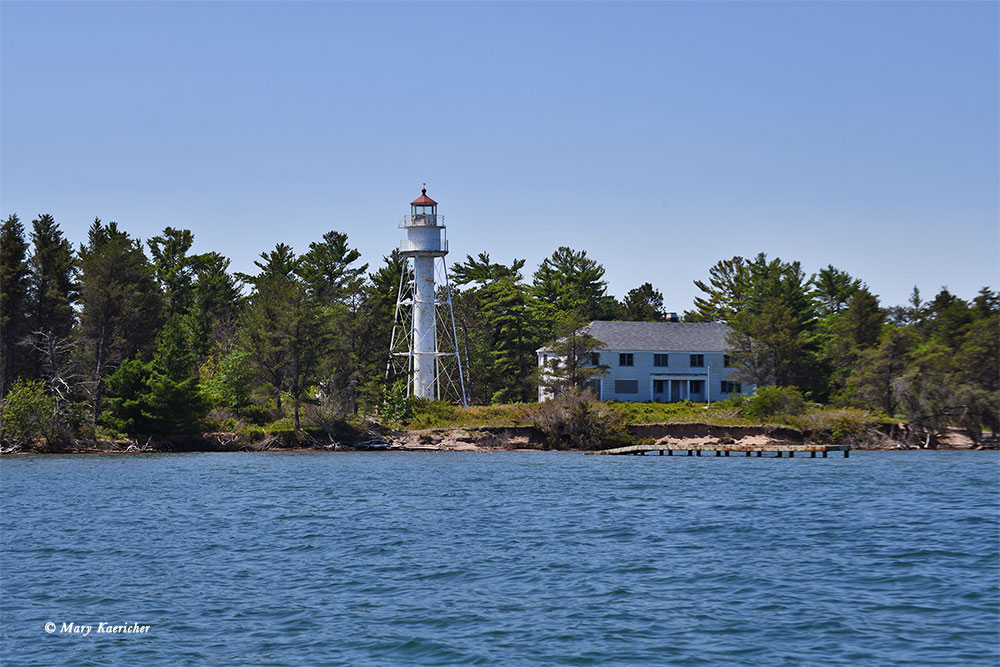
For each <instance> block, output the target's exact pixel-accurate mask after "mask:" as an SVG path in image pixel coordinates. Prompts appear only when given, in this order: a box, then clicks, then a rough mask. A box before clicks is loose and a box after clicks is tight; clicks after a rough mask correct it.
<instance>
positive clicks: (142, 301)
mask: <svg viewBox="0 0 1000 667" xmlns="http://www.w3.org/2000/svg"><path fill="white" fill-rule="evenodd" d="M80 267H81V287H80V301H81V303H82V305H83V307H82V309H81V311H80V329H79V348H78V353H79V355H80V360H81V364H82V366H83V368H84V369H85V375H86V378H87V389H88V392H89V394H90V399H91V421H92V423H94V424H96V422H97V419H98V418H99V417H100V414H101V410H102V409H103V399H104V390H105V379H106V378H107V376H108V375H110V374H111V373H112V372H113V371H114V370H115V369H116V368H117V367H118V365H119V364H121V363H122V361H124V360H125V359H128V358H130V357H133V356H134V355H136V354H137V353H145V352H149V351H150V344H151V343H152V342H153V340H154V338H155V336H156V333H157V331H158V329H159V326H160V321H161V314H162V311H163V297H162V295H161V293H160V290H159V288H158V286H157V284H156V279H155V276H154V269H153V266H152V265H151V264H150V263H149V260H148V259H147V258H146V255H145V253H144V252H143V249H142V244H141V243H139V241H137V240H136V239H133V238H131V237H130V236H129V235H128V234H127V233H126V232H123V231H121V230H119V229H118V224H117V223H115V222H112V223H109V224H107V225H105V224H103V223H102V222H101V221H100V220H99V219H97V220H94V223H93V224H92V225H91V226H90V230H89V231H88V234H87V243H86V244H85V245H82V246H81V247H80Z"/></svg>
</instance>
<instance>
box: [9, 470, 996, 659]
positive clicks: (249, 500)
mask: <svg viewBox="0 0 1000 667" xmlns="http://www.w3.org/2000/svg"><path fill="white" fill-rule="evenodd" d="M0 482H2V557H0V586H2V608H0V632H2V637H0V662H2V663H3V664H5V665H7V664H9V665H34V664H37V665H56V664H60V665H84V664H88V665H89V664H94V665H130V666H131V665H202V664H247V665H320V664H350V665H412V664H434V665H438V664H560V665H562V664H570V665H572V664H593V665H604V664H650V663H657V664H676V665H707V664H745V665H963V666H969V665H997V664H998V661H1000V648H998V646H1000V458H998V456H997V453H996V452H853V453H852V455H851V458H849V459H844V458H841V457H840V456H839V455H833V458H829V459H808V458H806V459H803V458H795V459H787V458H784V459H780V460H779V459H776V458H756V457H754V458H743V457H737V458H715V457H709V458H705V457H702V458H688V457H650V456H646V457H631V456H630V457H593V456H583V455H581V454H578V453H543V452H538V453H498V454H458V453H452V454H425V453H413V454H395V453H365V454H310V453H294V454H293V453H287V454H282V453H267V454H174V455H108V456H100V455H95V456H89V455H88V456H65V457H17V458H6V459H4V460H0ZM101 622H105V623H106V624H107V626H121V625H126V624H128V625H131V624H139V625H140V626H141V625H147V626H149V629H148V631H147V632H142V633H128V634H125V633H114V634H109V633H106V632H105V633H101V634H98V633H97V628H98V624H99V623H101ZM46 623H54V624H55V631H54V632H52V633H48V632H47V631H46V629H45V627H46ZM64 623H67V624H70V623H73V624H80V625H91V626H92V630H91V633H90V634H89V635H87V636H81V635H80V634H74V633H72V632H69V629H70V628H69V626H67V628H66V631H65V632H64V626H63V624H64ZM107 626H106V627H107ZM49 627H50V628H51V627H52V626H49ZM133 627H134V626H133Z"/></svg>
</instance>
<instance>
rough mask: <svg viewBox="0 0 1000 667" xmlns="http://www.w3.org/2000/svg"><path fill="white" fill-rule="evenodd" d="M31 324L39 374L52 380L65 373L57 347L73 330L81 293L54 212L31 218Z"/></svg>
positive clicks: (66, 242)
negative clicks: (74, 308) (77, 300)
mask: <svg viewBox="0 0 1000 667" xmlns="http://www.w3.org/2000/svg"><path fill="white" fill-rule="evenodd" d="M31 226H32V232H31V241H32V244H33V246H34V249H33V252H32V255H31V290H30V294H31V297H30V298H31V308H30V326H31V338H32V345H31V349H32V350H33V356H34V366H35V369H34V375H35V377H40V378H47V379H49V380H50V381H51V380H52V379H53V378H55V377H57V376H58V375H59V374H60V372H61V366H62V364H63V363H64V361H65V360H64V359H60V358H59V357H58V356H57V355H56V354H55V350H57V349H60V348H61V347H62V345H61V343H63V342H64V341H65V340H66V339H67V338H68V337H69V335H70V332H71V331H72V329H73V323H74V320H75V315H74V312H73V304H74V303H75V301H76V298H77V294H78V286H77V284H76V281H75V275H76V265H75V261H74V257H73V248H72V246H70V243H69V241H67V240H66V239H65V238H64V237H63V233H62V231H61V230H60V229H59V225H58V224H56V221H55V220H54V219H53V218H52V216H51V215H47V214H46V215H40V216H38V217H37V218H35V219H34V220H32V221H31Z"/></svg>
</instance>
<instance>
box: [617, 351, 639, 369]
mask: <svg viewBox="0 0 1000 667" xmlns="http://www.w3.org/2000/svg"><path fill="white" fill-rule="evenodd" d="M618 365H619V366H635V355H634V354H632V353H631V352H622V353H621V354H619V355H618Z"/></svg>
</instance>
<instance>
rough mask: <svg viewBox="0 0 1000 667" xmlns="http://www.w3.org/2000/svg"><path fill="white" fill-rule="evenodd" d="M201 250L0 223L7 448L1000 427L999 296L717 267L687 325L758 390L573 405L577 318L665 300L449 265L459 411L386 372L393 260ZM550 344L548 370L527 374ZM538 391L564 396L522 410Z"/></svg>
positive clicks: (578, 363) (433, 443) (580, 333)
mask: <svg viewBox="0 0 1000 667" xmlns="http://www.w3.org/2000/svg"><path fill="white" fill-rule="evenodd" d="M193 248H194V233H193V232H192V231H191V230H189V229H179V228H173V227H167V228H165V229H164V230H163V232H162V233H161V234H159V235H156V236H154V237H152V238H149V239H145V240H143V239H139V238H137V237H135V236H133V235H132V234H130V233H129V232H127V231H126V230H125V229H124V227H121V226H119V225H118V224H117V223H116V222H102V221H101V220H100V219H95V220H94V222H93V224H92V225H91V226H90V228H89V230H88V232H87V236H86V239H85V240H84V242H83V243H80V244H79V245H77V246H74V244H73V243H71V242H70V240H69V239H67V238H66V237H65V236H64V235H63V232H62V230H61V229H60V228H59V225H58V223H57V222H56V221H55V219H54V218H53V217H52V216H51V215H45V214H42V215H39V216H38V217H36V218H34V219H33V220H31V223H30V226H29V228H26V226H25V224H23V223H22V222H21V221H20V219H19V218H18V217H17V215H10V216H9V217H8V218H7V220H6V221H4V222H3V223H2V224H0V451H2V452H3V453H14V452H18V451H42V450H44V451H94V450H102V449H103V450H108V451H117V450H118V449H124V450H127V451H136V450H152V449H153V448H154V446H155V447H156V448H159V449H163V450H169V449H192V448H198V449H209V448H211V449H212V450H213V451H214V450H218V451H226V450H227V449H228V448H249V449H257V450H267V449H272V448H283V449H287V448H296V447H297V448H301V447H309V448H315V449H330V448H333V449H336V448H342V449H343V448H350V447H354V448H357V447H362V448H363V447H371V448H375V447H380V448H387V447H388V448H392V447H394V446H396V445H397V444H399V443H408V444H405V445H399V446H401V447H403V446H405V447H408V448H428V449H433V448H439V449H440V448H462V447H473V448H475V447H482V448H484V449H487V450H488V449H496V448H501V447H503V448H510V447H515V448H516V447H520V446H522V445H523V446H524V447H526V448H544V449H579V450H595V449H602V448H611V447H616V446H620V445H624V444H634V443H636V442H642V441H644V440H646V439H649V438H662V437H673V436H672V435H670V434H669V433H667V432H664V433H661V434H646V433H640V432H639V430H641V429H639V425H651V424H704V425H705V428H704V429H703V430H705V431H706V432H708V431H711V433H709V434H707V435H697V436H691V437H710V438H729V437H734V436H732V435H731V434H728V432H719V433H716V432H715V431H714V430H713V429H717V428H729V429H733V428H737V427H756V428H761V429H766V428H768V427H765V426H763V425H773V427H774V428H791V429H796V430H797V432H799V433H800V434H801V438H809V439H811V440H812V441H815V442H818V443H825V444H832V445H837V444H847V445H850V446H852V447H859V448H860V447H869V446H880V447H881V446H890V445H888V444H885V443H886V439H889V440H891V441H893V442H898V443H899V446H901V447H923V448H927V449H934V448H937V447H939V446H944V445H945V444H946V443H947V442H948V441H949V440H950V439H951V438H952V437H953V435H954V434H955V433H958V432H959V431H956V429H961V431H960V432H961V433H962V434H964V436H965V437H967V438H968V439H970V440H971V442H972V443H973V445H976V446H978V445H979V443H980V442H984V443H986V442H991V440H990V438H992V437H993V435H992V434H996V433H998V432H1000V294H998V293H997V292H996V291H995V290H994V289H993V288H991V287H984V288H983V289H981V290H980V291H979V293H978V294H976V295H975V296H972V297H971V298H969V299H963V298H961V297H959V296H957V295H954V294H952V293H951V292H949V291H948V289H947V288H944V287H942V288H941V290H940V291H939V292H938V293H937V294H936V295H934V296H933V298H931V299H930V300H929V301H925V300H924V299H923V298H922V297H921V295H920V293H919V291H918V290H917V289H916V288H914V292H913V294H912V296H911V298H910V300H909V302H908V303H907V304H905V305H897V306H892V305H889V304H883V303H882V302H881V301H880V299H879V297H878V295H877V294H875V293H873V292H872V291H871V290H870V289H869V288H868V286H867V285H866V284H865V283H864V282H863V281H862V280H861V278H858V277H854V276H851V275H849V274H848V273H846V272H845V271H842V270H840V269H837V268H836V267H834V266H832V265H828V266H826V267H824V268H820V269H819V270H818V271H817V272H816V273H812V274H810V273H808V272H807V271H806V270H805V269H804V268H803V267H802V265H801V264H800V263H799V262H798V261H787V260H785V259H781V258H770V257H768V256H767V255H766V253H763V252H761V253H759V254H758V255H756V256H754V257H748V258H744V257H741V256H736V257H733V258H731V259H724V260H721V261H719V262H718V263H716V264H715V265H714V266H711V267H708V270H707V275H703V276H702V277H701V278H700V279H697V277H696V276H690V277H689V278H685V280H687V279H694V283H695V285H696V286H697V287H698V289H699V291H700V292H701V296H699V297H697V298H696V299H695V300H694V303H693V304H692V308H691V310H687V311H685V312H684V313H683V316H682V318H683V321H684V322H722V323H725V324H726V325H727V326H728V327H729V330H730V334H729V335H728V336H727V339H726V352H727V356H729V360H730V361H731V364H729V370H727V371H726V377H727V378H728V377H730V376H731V378H732V380H734V381H737V382H740V383H742V385H743V386H746V387H749V386H751V385H752V386H754V387H756V390H755V391H754V393H753V394H752V395H750V396H745V395H742V394H738V393H737V394H735V395H730V397H729V398H727V399H726V400H725V401H723V402H721V403H718V402H717V403H713V404H712V406H711V407H708V406H705V405H701V404H690V403H686V402H685V403H668V404H649V403H647V404H637V403H614V402H607V403H604V402H601V401H598V400H597V399H595V398H593V397H592V396H590V395H589V394H587V393H586V392H582V391H581V389H582V388H583V387H585V386H586V385H587V381H588V380H589V379H590V378H592V377H593V376H594V375H599V374H600V373H601V372H602V371H601V368H602V367H601V366H600V362H599V356H598V355H595V354H593V353H594V352H595V351H599V350H601V349H604V343H603V342H602V341H599V340H597V339H596V338H591V337H590V336H589V335H588V333H587V331H588V329H587V325H588V323H589V322H593V321H631V322H636V321H648V322H664V323H666V322H667V321H673V320H674V319H675V318H674V317H673V316H672V315H674V313H668V312H667V306H666V305H665V303H666V302H665V299H664V294H663V293H662V292H660V291H659V290H658V289H656V288H655V287H654V286H653V285H652V284H651V283H644V284H642V285H640V286H638V287H636V288H634V289H632V290H629V291H628V292H627V293H626V294H625V295H624V296H623V297H622V298H621V299H619V298H617V297H616V296H614V295H612V294H610V293H609V292H608V284H607V281H606V280H605V278H604V273H605V271H604V267H603V266H602V265H601V263H600V262H599V261H597V260H596V259H595V258H593V257H590V256H588V254H587V252H586V251H585V250H576V249H573V248H570V247H568V246H563V247H560V248H558V249H556V250H555V251H554V252H553V253H552V254H551V255H550V256H549V257H547V258H545V259H544V260H543V261H542V262H541V263H540V264H539V265H538V266H537V268H535V269H534V271H530V270H529V269H527V268H526V266H525V260H523V259H514V260H513V261H512V262H511V263H510V264H503V263H498V262H495V261H493V260H492V259H491V258H490V255H489V253H488V252H481V253H479V254H478V255H477V256H475V257H473V256H472V255H467V256H466V257H465V260H464V261H457V262H454V263H452V264H451V268H450V271H449V284H450V285H451V286H452V287H453V290H452V293H451V301H452V304H453V305H454V320H453V326H454V327H455V329H456V331H457V332H458V338H459V340H458V341H457V343H458V347H459V349H458V350H455V353H456V354H457V355H458V356H459V359H460V360H461V362H462V363H461V368H460V369H459V368H453V369H451V370H452V371H455V372H456V374H449V377H450V379H451V380H452V381H455V380H456V379H457V372H461V380H462V381H461V383H460V385H461V386H463V387H464V390H465V393H466V396H467V399H468V400H467V402H468V403H469V404H471V407H469V408H467V409H463V408H458V407H456V405H454V404H455V403H458V402H463V403H464V402H466V401H459V400H458V398H457V396H456V394H455V393H454V392H453V391H452V389H453V387H452V389H449V387H447V386H444V385H447V384H448V383H441V385H442V386H440V387H439V391H440V396H441V398H445V399H448V400H447V401H441V402H438V401H431V402H427V401H414V400H411V399H410V398H408V394H409V393H410V392H408V391H407V388H406V387H407V381H408V375H407V371H406V369H405V368H398V369H397V368H394V367H393V366H392V365H390V366H389V368H388V369H387V365H386V361H387V358H388V357H389V354H390V349H391V348H392V346H393V341H398V340H399V337H398V336H394V335H393V331H394V327H396V326H403V327H404V328H405V326H406V325H405V324H401V323H400V322H399V321H398V317H397V315H398V314H397V312H396V308H395V306H396V296H397V291H398V290H399V287H400V285H405V284H406V283H407V281H408V280H412V279H413V276H412V268H411V267H410V265H409V263H408V260H407V258H406V257H404V256H403V255H401V254H400V253H399V251H398V250H394V251H393V252H391V253H390V254H388V255H386V256H384V257H382V258H381V260H382V261H381V262H379V263H377V264H369V263H368V262H365V261H363V259H362V257H361V253H360V252H359V251H358V250H357V249H355V248H352V247H351V246H350V243H349V239H348V235H347V234H346V233H344V232H340V231H336V230H331V231H329V232H327V233H325V234H323V235H322V237H321V238H319V239H317V240H316V241H314V242H312V243H310V244H309V245H308V247H307V248H302V249H300V250H298V251H296V250H295V249H293V248H292V247H290V246H288V245H287V244H284V243H278V244H277V245H275V247H274V248H273V249H272V250H270V251H267V252H262V253H261V254H260V256H259V258H258V259H257V260H256V261H255V262H254V263H253V265H254V267H255V269H256V270H255V272H254V273H252V274H250V273H240V272H234V271H232V270H231V269H230V259H229V258H228V257H226V256H224V255H222V254H221V253H219V252H215V251H207V252H202V253H194V252H192V250H193ZM441 296H442V298H444V295H441ZM668 296H669V292H668ZM680 305H682V304H676V306H680ZM676 306H674V307H676ZM666 326H669V325H666ZM546 346H548V347H547V349H550V350H555V353H553V354H550V355H549V356H550V357H554V358H555V359H556V361H552V360H551V359H550V360H549V361H551V362H552V364H553V365H552V367H551V368H548V367H547V368H546V369H544V370H540V369H539V366H538V357H537V354H536V351H537V350H539V349H541V348H543V347H546ZM457 365H458V364H456V366H457ZM452 375H454V377H452ZM718 381H719V379H718V378H716V382H718ZM726 381H727V382H728V381H729V380H726ZM540 388H543V389H545V390H546V392H547V393H548V394H550V395H552V396H555V397H556V398H555V399H554V400H550V401H546V402H544V403H541V404H537V403H532V401H535V400H536V399H537V397H538V396H539V389H540ZM727 393H728V392H727ZM709 395H714V396H718V395H719V394H716V393H714V392H712V393H710V394H709ZM449 401H450V402H449ZM903 424H905V426H903ZM496 428H507V429H515V428H516V429H520V431H518V432H519V433H520V435H517V436H515V435H511V433H513V431H498V432H494V431H492V430H491V429H496ZM670 428H672V429H674V430H675V432H676V430H677V429H681V426H671V427H670ZM683 428H691V427H689V426H685V427H683ZM437 429H463V430H460V431H455V432H454V433H452V434H450V435H447V436H445V435H443V434H444V433H446V432H444V431H442V432H439V431H437ZM524 429H528V430H527V431H525V430H524ZM530 429H536V431H537V433H536V431H531V430H530ZM637 429H639V430H637ZM414 433H415V434H416V435H413V434H414ZM524 433H529V434H530V433H535V435H532V436H524ZM984 433H985V434H991V435H989V437H986V438H985V439H984V435H983V434H984ZM185 434H192V435H185ZM439 435H440V437H439ZM522 436H524V437H522ZM683 437H688V436H683ZM747 437H750V436H747ZM753 437H770V436H768V434H767V433H757V434H755V435H754V436H753ZM525 438H526V439H525ZM365 443H368V444H367V445H366V444H365ZM442 443H443V444H442Z"/></svg>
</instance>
